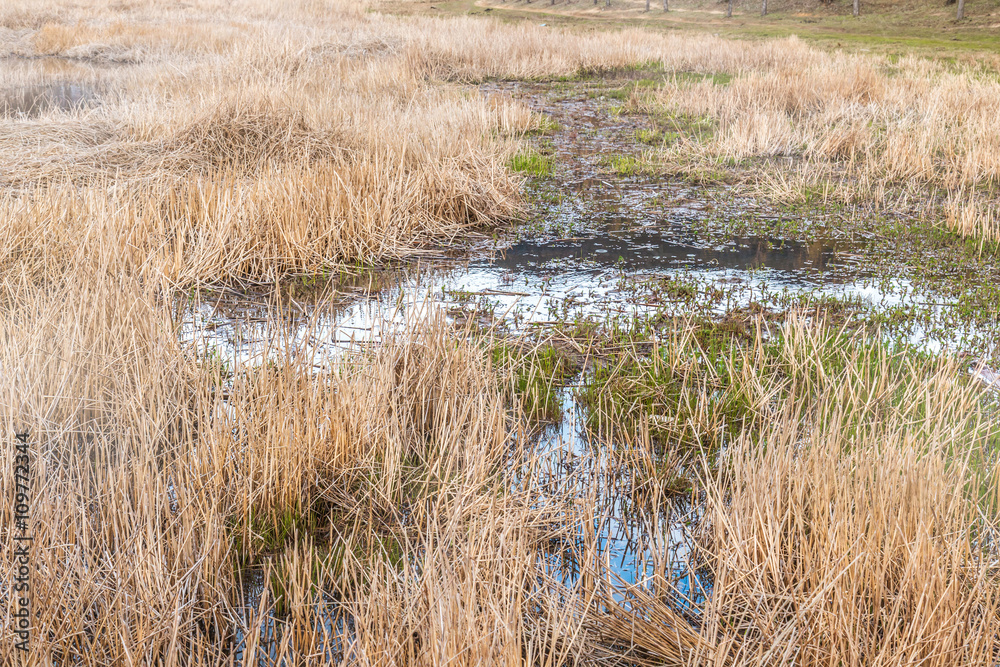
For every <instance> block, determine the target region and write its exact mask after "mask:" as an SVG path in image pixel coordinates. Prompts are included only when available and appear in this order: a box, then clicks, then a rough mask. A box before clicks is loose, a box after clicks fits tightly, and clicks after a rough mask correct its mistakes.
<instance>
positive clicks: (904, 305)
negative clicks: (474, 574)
mask: <svg viewBox="0 0 1000 667" xmlns="http://www.w3.org/2000/svg"><path fill="white" fill-rule="evenodd" d="M627 83H628V82H623V83H621V86H624V85H626V84H627ZM621 86H619V85H618V83H615V82H612V83H610V84H609V83H608V82H602V83H601V84H600V85H599V86H593V87H589V88H588V86H586V85H581V84H577V85H574V86H569V87H567V86H562V85H553V84H534V83H532V84H525V83H492V84H489V85H487V86H484V87H482V92H483V93H484V94H486V95H500V96H513V97H515V98H517V99H519V100H521V101H523V102H524V103H526V104H527V105H528V106H530V107H531V108H532V109H533V110H535V111H537V112H539V113H545V114H547V115H548V116H549V117H550V118H551V119H552V121H553V125H554V126H555V127H557V128H558V129H556V130H553V131H551V132H548V133H546V134H544V135H541V136H539V137H536V138H535V139H534V140H533V142H534V144H535V145H536V148H537V150H539V151H540V152H542V153H544V154H545V155H546V157H547V158H548V159H550V160H551V164H552V168H551V173H549V174H545V175H544V176H541V177H535V178H529V179H528V180H527V183H526V187H525V190H526V193H527V208H528V210H529V214H528V215H527V217H526V219H525V220H523V221H521V222H519V223H518V224H516V225H512V226H510V227H509V228H505V229H500V230H497V231H496V234H495V236H494V235H490V236H486V235H484V236H481V237H479V238H478V239H475V240H473V241H472V242H470V243H466V244H465V245H462V246H460V247H456V248H438V249H434V250H433V252H429V253H428V252H425V253H423V254H420V255H417V256H416V259H414V260H412V261H409V262H407V263H405V264H400V265H397V266H393V267H389V268H384V269H377V270H374V269H370V268H369V269H365V270H353V271H345V272H344V273H342V274H340V275H338V276H335V277H332V278H322V279H312V278H311V279H309V280H308V281H303V282H302V285H301V286H300V289H295V290H285V291H283V292H271V291H263V290H262V291H259V292H255V291H235V290H230V291H225V290H222V291H217V292H205V293H203V294H201V295H200V296H199V297H198V298H197V299H196V300H194V301H193V302H185V303H184V304H183V305H182V307H181V308H180V310H181V317H180V331H181V336H182V338H183V339H184V340H185V341H187V342H190V343H192V344H193V345H194V346H195V347H196V348H197V349H198V350H199V352H200V353H201V354H204V355H206V356H208V355H214V356H217V357H219V358H221V359H223V360H224V361H225V363H226V364H227V365H229V366H231V367H236V366H239V365H241V364H247V363H257V362H259V361H260V360H261V358H262V357H263V356H266V355H268V354H274V353H284V352H287V351H288V350H279V349H277V348H276V347H275V346H274V345H273V342H274V341H275V340H281V341H283V342H282V345H285V346H291V347H293V348H294V351H295V352H299V353H307V352H308V353H310V354H314V358H315V359H317V360H320V363H322V360H323V359H327V360H329V359H331V358H333V357H334V356H335V355H337V354H339V352H340V351H342V350H343V349H345V348H351V347H355V346H358V345H368V344H377V343H378V342H379V341H380V340H382V339H383V338H384V337H385V336H386V335H390V334H392V333H394V332H398V331H401V330H403V329H405V327H407V326H409V325H410V324H411V323H413V322H414V321H419V320H420V318H421V317H422V316H424V315H426V314H427V313H429V312H432V311H436V312H439V313H441V314H442V315H443V316H445V317H446V318H448V319H449V320H450V321H451V322H452V323H455V324H456V325H463V324H464V325H470V326H473V327H475V328H477V329H487V330H489V331H491V332H493V333H495V334H496V335H501V336H521V335H532V334H534V333H535V332H540V331H544V330H545V329H546V328H547V327H552V326H562V325H566V324H567V323H572V322H576V321H580V322H600V323H603V324H608V323H614V324H615V325H616V326H620V327H623V328H627V327H629V326H631V325H633V324H634V323H636V322H638V321H642V320H643V318H649V317H666V318H670V317H693V316H698V317H707V318H713V317H716V318H723V317H727V316H731V315H732V314H733V313H741V312H746V311H748V310H749V309H750V308H751V307H754V308H756V312H758V313H760V312H764V313H767V312H774V313H779V312H780V311H782V310H783V309H788V308H792V307H808V306H809V305H810V304H817V303H836V304H840V306H842V307H849V308H854V309H858V310H861V311H865V312H870V313H873V314H875V315H876V316H878V315H881V314H893V313H899V312H904V311H906V310H907V309H912V308H919V309H921V311H920V312H921V313H922V317H920V318H914V319H912V321H910V322H909V323H908V324H907V325H906V327H905V328H904V329H902V330H901V333H899V332H897V333H896V334H894V335H896V336H898V337H901V339H902V340H904V341H905V342H907V343H910V344H913V345H916V346H920V347H924V348H926V349H929V350H932V351H941V350H951V351H955V352H968V353H972V354H974V355H976V356H987V355H989V353H990V347H989V346H990V345H991V344H992V343H991V338H990V333H989V331H984V330H977V329H976V327H975V326H971V325H969V324H967V323H966V322H964V321H959V320H958V319H956V318H955V317H953V315H952V313H953V311H954V310H955V309H956V308H958V307H959V306H960V305H961V296H960V295H959V296H956V295H955V294H954V293H929V292H928V291H927V290H926V289H924V288H923V287H920V286H918V285H917V284H916V283H915V281H914V279H913V276H912V275H911V274H909V273H907V272H906V271H903V270H900V271H889V272H887V271H885V270H884V267H883V268H881V269H880V268H878V267H876V266H874V263H873V259H872V253H871V252H870V239H867V238H865V237H864V236H863V235H858V234H843V233H838V232H837V231H836V229H835V228H831V227H830V226H827V227H825V228H824V229H823V230H822V231H819V232H816V233H812V232H811V231H808V230H812V229H813V228H819V227H822V226H823V225H822V222H823V221H822V220H820V219H818V218H814V217H810V215H811V214H809V213H806V214H804V215H803V216H801V218H800V219H798V220H796V221H795V225H796V229H797V230H799V231H798V232H797V233H794V234H788V233H784V232H782V231H781V230H783V229H786V228H787V223H788V215H787V213H783V212H781V211H776V210H774V209H773V208H769V207H767V206H764V205H761V204H759V203H758V202H755V201H752V200H748V199H745V198H741V197H739V196H737V195H736V194H734V192H733V191H732V190H730V189H729V188H727V187H726V186H713V187H711V188H709V187H706V186H699V185H692V184H691V183H688V182H684V181H682V180H680V179H662V178H657V177H652V176H647V175H643V174H641V173H619V172H617V171H616V170H615V169H614V168H613V167H612V164H613V162H612V160H611V158H612V157H615V156H619V157H620V156H627V157H628V156H631V157H634V156H636V155H639V154H641V153H642V152H643V151H645V150H648V149H649V146H647V145H645V144H643V143H642V142H641V141H639V139H638V137H639V135H640V133H641V132H642V131H643V130H649V129H650V121H649V119H647V118H644V117H642V116H641V115H637V114H628V113H621V112H620V108H619V107H620V105H618V103H617V101H616V100H618V97H616V95H615V94H614V93H616V91H618V89H619V88H620V87H621ZM97 101H98V96H97V94H96V92H95V88H93V87H90V86H88V85H85V84H83V83H78V82H72V81H66V82H57V83H52V84H46V85H43V86H31V87H22V88H14V89H9V90H6V91H2V92H0V115H2V116H16V117H22V118H31V117H36V116H38V115H40V114H43V113H46V112H49V111H52V110H63V111H73V110H78V109H83V108H86V107H87V106H89V105H92V104H95V103H97ZM735 216H740V217H742V218H749V219H751V221H752V224H749V225H732V224H729V221H730V220H731V219H732V218H733V217H735ZM769 229H773V230H777V231H775V232H774V233H767V231H766V230H769ZM803 229H805V230H807V233H801V230H803ZM762 230H764V231H762ZM307 283H308V284H307ZM275 315H277V317H275ZM276 322H277V323H280V324H281V325H282V326H284V327H285V332H284V335H282V336H279V337H277V338H276V335H275V334H276V332H275V331H274V325H275V323H276ZM289 332H290V335H289ZM584 380H585V378H583V377H582V376H577V377H574V378H571V379H570V380H569V381H568V382H566V383H565V386H564V387H562V388H561V389H559V391H558V398H557V402H558V405H559V406H560V414H559V416H558V418H556V419H553V420H551V422H550V423H548V424H546V425H544V426H543V427H542V428H540V429H539V432H538V433H537V434H535V436H536V438H537V442H536V445H535V446H536V447H537V448H538V450H539V451H540V452H541V453H542V454H543V456H544V458H545V460H546V465H547V466H548V468H547V475H548V476H549V478H550V479H553V480H574V479H576V480H580V482H579V488H581V489H583V488H584V487H586V486H587V484H585V483H584V480H586V479H587V478H588V476H594V475H598V474H600V473H601V472H606V470H604V471H598V470H597V469H596V468H599V467H601V466H606V465H609V464H608V463H607V462H606V461H603V460H601V458H600V456H599V455H596V454H595V452H596V450H597V449H598V448H597V447H596V446H595V443H594V442H592V437H593V436H592V435H591V434H590V433H589V431H588V429H587V428H586V426H585V422H586V408H585V407H584V406H583V405H582V403H581V401H580V400H579V397H578V395H577V388H578V387H579V385H580V383H581V382H583V381H584ZM604 477H605V478H606V479H607V478H611V477H613V476H611V475H604ZM619 481H620V483H621V486H617V485H616V483H605V484H603V485H602V486H601V487H600V488H601V495H600V497H599V498H597V500H596V501H595V502H596V503H597V504H599V505H600V508H595V516H598V517H600V518H599V519H598V520H597V524H596V525H595V526H594V533H595V534H596V535H597V538H598V542H599V545H600V548H601V549H602V551H603V553H604V555H605V556H606V562H607V563H608V565H610V567H611V568H612V570H613V572H614V573H615V575H616V576H618V577H620V578H621V580H622V581H624V582H626V583H628V584H635V583H641V582H643V581H645V580H647V579H649V578H650V577H652V576H653V575H654V574H656V575H658V576H660V577H667V578H668V579H669V580H670V581H671V582H672V586H671V590H673V591H677V592H679V593H680V594H681V596H682V598H683V599H681V600H678V604H679V605H682V606H683V605H691V604H697V603H698V602H699V601H700V600H703V599H704V597H705V596H706V595H707V594H708V591H709V590H710V587H711V582H710V581H708V580H706V579H705V578H704V577H703V576H702V575H701V574H700V573H699V571H698V569H697V566H696V564H694V563H692V562H691V558H692V555H693V544H694V541H693V535H694V531H695V530H696V528H697V524H698V516H699V512H700V508H699V506H698V505H697V503H692V502H691V501H690V499H689V498H677V499H673V500H670V501H669V502H662V503H658V504H657V506H656V508H655V510H653V511H649V510H648V508H646V509H640V508H637V507H636V506H634V504H632V503H631V502H630V500H629V494H628V493H627V492H626V491H625V490H624V486H625V485H627V483H628V480H627V479H626V478H625V477H624V476H623V477H622V478H621V479H620V480H619ZM570 483H572V482H570ZM567 576H573V575H572V573H571V572H570V573H569V574H567ZM244 583H245V589H246V590H245V605H246V607H247V608H254V607H256V605H257V604H258V603H259V600H260V594H261V591H262V590H263V587H264V586H265V585H266V582H265V581H264V576H263V570H260V569H251V570H248V571H247V572H246V573H245V579H244ZM331 608H332V607H331ZM329 622H330V623H331V624H336V623H341V622H342V620H341V619H338V618H337V617H336V615H335V614H334V613H333V612H332V611H331V614H330V617H329ZM265 630H266V631H265V634H267V632H271V631H273V627H271V628H270V630H267V629H265ZM335 649H336V647H330V651H331V654H332V653H333V652H335Z"/></svg>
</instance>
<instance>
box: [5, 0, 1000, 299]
mask: <svg viewBox="0 0 1000 667" xmlns="http://www.w3.org/2000/svg"><path fill="white" fill-rule="evenodd" d="M371 10H377V5H364V4H360V3H355V4H352V3H347V4H343V3H332V4H324V3H315V2H314V3H308V2H303V3H291V4H288V5H287V6H285V5H282V6H281V7H275V6H270V5H267V4H264V3H256V2H244V3H235V4H230V3H227V4H225V5H224V6H223V5H220V4H214V3H211V2H199V3H195V4H194V5H192V6H191V7H188V8H187V9H185V10H184V11H181V10H180V9H178V8H173V9H172V8H171V7H169V6H167V5H163V4H161V3H155V2H148V3H130V4H129V5H127V6H125V5H122V6H121V7H119V8H117V9H115V8H114V7H112V6H110V5H95V6H92V7H91V6H89V5H87V6H83V5H80V6H77V5H72V6H70V5H65V6H64V5H53V4H51V3H40V2H30V1H26V0H22V1H20V2H15V3H7V4H6V5H5V7H4V9H3V10H2V14H0V25H2V26H4V27H3V32H2V33H0V52H3V53H5V54H6V55H7V58H8V60H7V62H10V63H12V66H11V67H10V68H5V70H4V72H3V73H0V90H6V91H8V93H7V94H14V93H17V94H23V91H24V90H25V89H32V88H44V87H45V86H51V85H54V84H59V85H66V84H72V85H77V86H79V87H80V89H81V91H80V94H81V95H83V96H84V99H83V100H82V101H81V105H82V108H70V109H59V108H52V109H49V110H46V111H43V112H42V113H41V114H40V115H38V116H36V117H28V118H25V117H22V116H17V115H12V116H8V117H6V118H3V119H2V120H0V155H2V156H3V157H2V159H0V183H2V184H3V186H4V189H3V193H2V201H0V230H2V232H3V236H2V238H0V257H3V258H4V260H5V262H4V265H5V266H10V265H12V264H13V263H12V262H11V260H17V262H23V263H25V264H27V265H29V266H31V267H32V268H33V271H34V272H35V273H36V274H37V275H38V276H39V279H41V278H43V277H46V276H48V275H51V274H53V273H58V272H60V271H62V270H64V269H65V268H66V267H68V266H70V265H72V264H79V263H80V262H88V261H93V260H92V259H91V258H96V257H102V259H101V260H99V261H97V263H98V264H101V265H108V266H111V265H119V266H121V267H122V269H123V270H125V271H127V272H129V273H130V274H132V275H141V276H142V277H143V278H144V279H146V280H159V281H160V282H161V283H167V284H171V285H183V286H190V285H196V284H205V283H221V282H232V281H239V280H242V281H245V282H271V281H273V280H275V279H280V278H282V277H284V276H288V275H301V274H317V273H322V272H323V271H325V270H328V269H329V268H330V267H331V266H333V265H336V264H338V263H344V262H358V261H361V262H366V263H377V262H380V261H383V260H386V259H390V258H394V257H399V256H402V255H405V254H407V253H410V252H412V251H414V250H418V249H420V248H426V247H428V246H432V245H436V244H442V243H444V244H447V243H449V242H450V241H452V240H454V239H456V238H466V237H467V236H468V234H469V232H470V231H472V230H475V229H481V228H483V227H488V226H489V225H492V224H495V223H497V222H500V221H503V220H507V219H510V218H511V217H512V216H515V215H517V213H518V211H520V210H521V207H522V202H521V199H520V194H519V188H518V184H519V180H518V178H517V177H516V176H515V175H514V174H512V173H511V171H510V170H509V169H508V162H509V160H510V158H511V157H512V156H513V155H514V154H515V153H516V151H517V150H518V143H519V142H518V141H517V139H518V137H520V136H521V135H523V133H524V132H526V131H528V130H531V129H532V128H535V127H537V126H538V122H539V120H538V118H537V117H536V116H534V115H532V114H531V113H529V112H528V110H527V109H526V108H524V107H523V106H522V105H520V104H518V103H516V102H514V101H512V100H511V99H510V98H507V97H503V96H489V97H488V96H484V95H482V94H480V93H478V92H472V93H470V92H468V91H467V90H463V89H461V88H459V87H456V86H454V85H441V84H442V83H443V82H452V83H464V82H477V81H482V80H484V79H489V78H537V77H553V76H574V75H579V74H586V73H600V72H602V71H613V70H621V69H628V68H649V67H652V68H654V69H658V70H662V71H663V72H664V73H665V74H666V77H665V80H666V85H665V87H664V89H663V92H662V93H661V95H660V97H659V102H657V105H656V108H657V109H663V108H665V109H668V110H669V111H670V113H673V114H675V115H680V116H685V117H687V116H698V117H708V118H711V119H712V120H713V122H715V123H717V125H718V129H717V131H716V132H715V133H714V134H713V136H712V137H711V139H710V140H709V141H707V142H699V141H686V140H682V141H680V142H678V143H676V144H674V145H673V146H671V147H669V148H668V149H666V150H665V151H664V153H663V155H662V157H663V158H664V160H665V161H666V165H667V168H668V169H673V170H683V169H689V168H690V167H691V164H692V161H693V162H694V164H695V166H696V167H697V166H698V165H701V166H705V165H706V164H715V163H717V162H718V161H719V160H720V159H729V160H735V161H738V160H741V159H744V158H751V157H765V158H771V159H778V158H781V157H785V156H790V157H792V158H793V162H795V163H796V164H798V165H799V167H798V168H796V169H793V170H792V171H791V172H789V171H787V170H785V169H779V170H778V171H777V172H776V173H777V174H778V176H770V175H767V174H769V173H770V172H765V173H763V174H761V175H760V176H759V177H758V178H757V182H758V184H759V185H760V186H761V192H763V193H764V194H766V195H768V196H776V197H788V196H791V193H801V191H802V190H803V188H812V189H813V190H815V189H816V188H820V189H821V190H822V191H823V192H827V191H830V190H832V191H833V193H834V194H837V195H838V196H842V197H844V198H850V199H852V200H857V199H863V200H865V201H877V202H880V203H885V204H886V205H888V204H890V203H894V202H900V201H903V202H913V201H918V202H925V201H927V196H928V193H927V191H926V188H927V187H936V188H941V189H942V192H944V193H945V195H946V196H947V202H948V206H947V207H946V208H945V209H943V213H942V215H945V216H946V217H947V218H948V220H950V221H951V224H952V226H953V227H954V228H956V229H958V230H959V231H961V232H962V233H973V234H980V235H982V236H985V237H987V238H992V237H993V236H994V235H995V231H991V230H993V227H995V225H994V224H993V223H992V222H990V221H991V220H992V218H991V217H990V214H989V208H988V207H989V202H990V201H992V199H991V197H990V196H989V191H990V188H992V187H993V185H994V184H995V182H996V177H997V165H996V164H994V162H995V160H994V159H993V157H994V155H995V154H996V153H997V152H998V151H997V150H995V148H996V147H994V146H992V144H990V143H989V142H990V141H991V139H990V137H992V136H994V135H995V134H996V133H995V132H992V130H991V128H992V125H991V123H992V122H994V119H995V117H996V113H995V111H996V109H995V100H996V99H997V95H996V93H997V90H996V85H997V84H996V82H995V81H994V80H993V79H992V78H990V76H989V75H988V74H982V75H980V74H977V71H978V70H975V69H974V68H973V67H971V66H970V67H959V68H958V69H957V70H954V71H953V70H949V69H947V68H945V67H944V66H943V65H940V64H935V63H933V62H931V61H927V60H921V59H916V58H905V59H903V60H900V61H899V62H896V63H890V62H889V61H888V60H886V59H883V58H879V57H875V56H862V55H844V54H829V53H825V52H821V51H819V50H816V49H813V48H810V47H808V46H806V45H805V44H803V43H802V42H800V41H798V40H796V39H794V38H792V39H787V40H773V41H766V42H739V41H734V40H725V39H721V38H717V37H712V36H703V35H697V36H692V35H679V34H673V33H671V34H667V35H662V34H657V33H655V32H651V31H642V30H623V31H619V32H591V33H583V32H574V31H570V30H559V29H552V28H547V27H541V26H536V25H518V26H513V25H506V24H502V23H499V22H491V21H483V20H476V19H472V18H461V17H458V18H451V19H433V18H426V17H410V18H407V19H401V18H395V17H390V16H384V15H381V14H379V13H377V11H371ZM675 72H681V73H692V72H693V73H700V74H711V73H729V74H732V75H734V76H735V79H734V80H733V81H732V83H731V84H729V85H712V84H710V83H707V82H706V83H701V84H690V81H688V79H685V81H687V83H684V82H682V81H680V80H675V81H674V82H673V83H671V80H672V79H671V73H675ZM802 72H805V73H806V75H803V76H800V73H802ZM682 78H683V77H682ZM688 78H689V77H688ZM695 78H697V77H695ZM18 91H21V92H20V93H19V92H18ZM685 165H686V166H685ZM945 195H942V196H945ZM883 200H885V201H883ZM116 239H117V241H116Z"/></svg>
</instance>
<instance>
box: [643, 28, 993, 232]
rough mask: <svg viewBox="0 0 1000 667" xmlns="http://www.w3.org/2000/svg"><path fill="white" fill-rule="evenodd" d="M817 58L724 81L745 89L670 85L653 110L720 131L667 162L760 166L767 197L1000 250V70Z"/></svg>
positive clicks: (671, 152)
mask: <svg viewBox="0 0 1000 667" xmlns="http://www.w3.org/2000/svg"><path fill="white" fill-rule="evenodd" d="M798 48H801V49H805V48H806V47H803V46H801V45H799V46H798ZM809 51H810V52H811V54H810V57H809V58H802V59H797V60H790V61H788V62H779V63H775V64H774V65H773V66H769V67H766V68H752V67H737V68H734V69H728V70H723V71H725V72H727V73H731V74H733V75H735V78H733V79H732V81H731V82H728V83H725V84H721V85H720V84H717V83H714V82H713V81H712V80H709V79H707V80H704V81H697V82H692V81H691V80H683V79H673V80H671V79H670V77H669V76H668V77H667V83H666V85H665V86H664V88H663V89H662V91H661V92H660V93H659V94H658V95H657V96H656V101H655V102H654V103H653V106H654V108H655V109H656V111H658V112H661V113H662V112H666V113H667V114H668V116H669V117H672V118H673V119H674V120H672V121H671V120H668V122H667V125H668V126H669V125H670V124H671V122H673V123H675V124H676V123H679V124H680V125H682V126H683V125H684V124H685V122H686V120H685V119H705V120H706V121H707V122H709V123H710V124H711V125H712V126H713V129H714V131H713V132H712V133H711V136H710V137H708V138H705V137H704V136H702V137H699V138H697V139H696V138H691V137H681V139H680V140H679V141H676V142H674V143H673V144H672V145H671V146H669V147H668V148H666V149H665V150H664V151H663V152H662V153H661V154H660V155H657V156H656V159H658V160H662V161H663V162H664V164H665V166H666V168H667V169H675V168H678V167H679V168H680V169H681V170H683V169H687V168H689V167H691V166H692V165H694V167H695V169H698V168H705V167H709V168H711V167H716V166H718V165H720V164H733V163H740V162H745V161H747V160H752V162H749V163H746V166H745V167H744V169H745V170H746V171H747V172H748V173H747V174H745V176H744V178H745V179H747V180H748V181H750V182H751V183H753V184H754V186H755V191H756V192H757V193H759V194H761V195H762V196H765V197H772V198H777V199H780V200H797V199H801V198H802V197H803V196H804V195H808V194H812V195H814V196H820V197H822V198H825V199H829V200H833V201H838V202H850V203H855V204H861V205H866V206H871V207H873V208H876V209H878V208H881V209H882V210H892V209H898V210H905V211H917V212H921V213H927V214H929V215H930V216H932V217H933V218H944V220H945V221H946V222H947V224H948V226H950V227H951V228H952V229H954V230H956V231H958V232H959V233H961V234H965V235H970V236H978V237H982V238H985V239H987V240H990V241H996V240H998V239H1000V228H998V227H997V225H996V220H995V216H994V215H993V213H992V211H993V209H994V208H995V206H996V198H995V191H996V188H997V186H998V184H1000V161H998V160H1000V158H998V156H1000V145H998V144H997V143H996V141H997V136H998V133H997V131H996V129H997V118H998V112H1000V106H998V99H1000V80H998V79H997V75H996V71H995V70H992V69H988V68H986V69H983V68H981V66H980V63H976V62H967V63H965V64H963V65H957V66H954V65H952V66H949V65H945V64H943V63H941V62H936V61H932V60H928V59H925V58H916V57H905V58H901V59H899V60H896V61H890V60H889V59H888V58H886V57H882V56H868V55H858V54H855V55H848V54H843V53H830V54H828V53H822V52H819V51H816V50H813V49H809ZM702 71H706V70H702Z"/></svg>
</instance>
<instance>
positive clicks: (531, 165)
mask: <svg viewBox="0 0 1000 667" xmlns="http://www.w3.org/2000/svg"><path fill="white" fill-rule="evenodd" d="M553 163H554V160H553V159H552V158H551V157H550V156H548V155H542V154H541V153H539V152H538V151H536V150H533V149H530V148H529V149H524V150H521V151H518V152H517V153H515V154H514V156H513V157H511V159H510V169H511V171H516V172H519V173H522V174H528V175H530V176H539V177H541V176H550V175H551V174H552V168H553Z"/></svg>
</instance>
